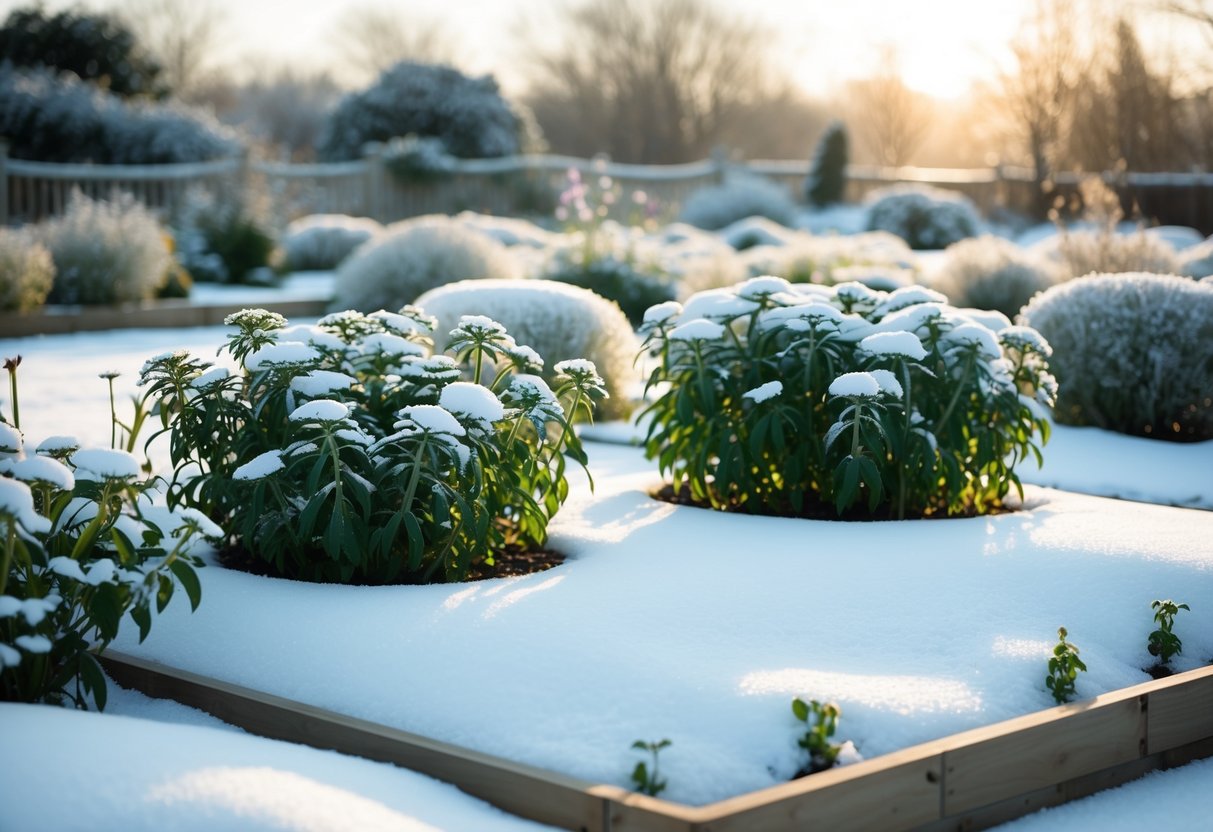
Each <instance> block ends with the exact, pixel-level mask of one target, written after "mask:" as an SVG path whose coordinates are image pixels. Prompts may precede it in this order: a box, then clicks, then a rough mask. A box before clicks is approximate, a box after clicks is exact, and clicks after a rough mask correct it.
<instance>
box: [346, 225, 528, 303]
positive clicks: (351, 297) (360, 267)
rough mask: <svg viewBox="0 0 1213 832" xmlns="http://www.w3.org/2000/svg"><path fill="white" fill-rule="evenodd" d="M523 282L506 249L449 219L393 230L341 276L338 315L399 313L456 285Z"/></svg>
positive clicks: (351, 262)
mask: <svg viewBox="0 0 1213 832" xmlns="http://www.w3.org/2000/svg"><path fill="white" fill-rule="evenodd" d="M518 276H520V271H519V267H518V263H517V261H516V260H515V259H514V258H513V257H512V256H511V255H510V252H509V250H508V249H506V248H505V246H503V245H501V244H500V243H497V242H494V241H493V240H491V239H489V238H488V237H486V236H485V235H483V234H478V233H476V232H475V231H471V230H469V229H467V228H464V227H463V226H462V225H460V224H458V223H455V222H452V221H450V220H447V219H442V218H438V219H432V218H425V221H423V222H413V221H410V222H407V223H402V224H401V225H400V226H398V227H396V226H393V227H389V228H388V229H387V230H386V231H385V233H384V234H383V236H381V237H379V238H378V239H376V240H373V241H371V242H370V243H367V244H366V245H364V246H362V247H361V248H359V249H358V250H357V251H356V252H355V253H354V254H353V255H352V256H351V257H350V258H349V259H347V260H346V261H345V262H344V263H342V264H341V268H340V269H339V270H338V272H337V286H336V295H337V297H336V299H335V300H334V301H333V307H334V308H335V309H357V310H360V311H370V310H375V309H398V308H399V307H401V306H404V305H405V304H409V303H412V302H414V301H415V300H416V299H417V297H418V296H419V295H421V294H422V293H423V292H426V291H428V290H430V289H433V288H435V287H437V286H442V285H443V284H445V283H451V282H453V281H456V280H466V279H479V278H486V277H499V278H513V277H518Z"/></svg>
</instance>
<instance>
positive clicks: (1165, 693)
mask: <svg viewBox="0 0 1213 832" xmlns="http://www.w3.org/2000/svg"><path fill="white" fill-rule="evenodd" d="M1196 672H1197V673H1199V672H1200V671H1196ZM1184 675H1185V676H1186V675H1187V674H1184ZM1172 678H1174V677H1172ZM1160 681H1164V682H1165V681H1167V680H1165V679H1164V680H1160ZM1146 719H1147V723H1148V725H1149V747H1148V749H1147V750H1148V751H1149V753H1151V754H1156V753H1158V752H1160V751H1167V750H1168V749H1171V748H1176V747H1178V746H1181V745H1184V744H1185V743H1188V742H1191V741H1192V739H1193V738H1194V737H1213V674H1206V675H1204V676H1201V677H1198V678H1195V679H1193V680H1191V681H1189V682H1188V683H1187V684H1184V685H1182V686H1178V687H1176V686H1160V687H1159V689H1158V690H1155V691H1154V692H1152V693H1151V694H1150V707H1149V710H1147V711H1146Z"/></svg>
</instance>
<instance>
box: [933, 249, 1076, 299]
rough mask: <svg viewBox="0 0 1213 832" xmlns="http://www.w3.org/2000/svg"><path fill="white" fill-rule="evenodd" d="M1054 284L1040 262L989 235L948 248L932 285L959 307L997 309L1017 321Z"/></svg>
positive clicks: (1048, 272) (1050, 274) (1049, 273)
mask: <svg viewBox="0 0 1213 832" xmlns="http://www.w3.org/2000/svg"><path fill="white" fill-rule="evenodd" d="M1054 282H1055V279H1054V276H1053V273H1052V272H1051V271H1050V270H1049V269H1048V268H1046V267H1045V266H1044V264H1042V263H1041V262H1040V260H1039V259H1037V258H1035V257H1032V256H1031V255H1029V254H1027V253H1026V252H1025V251H1024V250H1023V249H1022V248H1020V247H1019V246H1017V245H1015V244H1014V243H1012V242H1009V241H1007V240H1004V239H1002V238H1000V237H994V236H991V235H985V236H982V237H976V238H973V239H971V240H961V241H960V242H959V243H955V244H953V245H950V246H948V249H947V252H946V256H945V258H944V262H943V266H942V268H941V269H940V271H939V272H938V274H937V275H936V276H935V281H934V282H933V283H932V284H931V285H932V287H933V288H934V289H937V290H938V291H940V292H943V293H944V294H945V295H947V296H948V300H949V301H951V302H952V304H954V305H955V306H962V307H972V308H975V309H994V310H997V311H999V312H1001V313H1003V314H1004V315H1006V316H1007V317H1008V318H1014V317H1015V316H1016V315H1018V314H1019V310H1020V309H1022V308H1023V306H1024V304H1026V303H1027V302H1028V301H1030V300H1031V299H1032V297H1033V296H1034V295H1035V294H1036V293H1037V292H1043V291H1044V290H1045V289H1047V288H1049V287H1050V286H1052V285H1053V283H1054Z"/></svg>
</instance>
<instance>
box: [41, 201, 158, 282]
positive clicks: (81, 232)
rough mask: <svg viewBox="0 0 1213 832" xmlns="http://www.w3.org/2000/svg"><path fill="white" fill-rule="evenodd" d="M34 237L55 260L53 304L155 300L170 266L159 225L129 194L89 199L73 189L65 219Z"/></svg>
mask: <svg viewBox="0 0 1213 832" xmlns="http://www.w3.org/2000/svg"><path fill="white" fill-rule="evenodd" d="M34 233H35V234H36V235H37V239H38V241H39V242H41V243H42V244H43V245H44V246H46V248H47V250H48V251H49V252H50V253H51V259H52V260H54V262H55V282H54V285H53V286H52V287H51V292H50V296H49V297H48V298H47V299H48V300H49V301H50V302H51V303H69V304H75V303H80V304H104V303H124V302H127V301H137V300H146V299H148V298H151V297H154V296H155V294H156V290H157V288H158V287H159V286H160V284H161V283H162V282H163V281H164V276H165V271H166V270H167V268H168V265H169V259H170V255H169V250H168V246H167V245H166V244H165V239H164V232H163V230H162V229H161V227H160V224H159V223H158V222H157V221H156V218H155V217H154V216H152V214H151V212H149V211H148V210H147V208H145V207H144V206H143V204H142V203H139V202H137V201H135V199H134V198H133V197H131V196H130V195H129V194H120V195H118V196H116V197H115V198H114V199H112V200H92V199H89V198H88V197H86V196H84V195H83V194H81V193H79V192H78V191H77V192H75V193H73V194H72V198H71V202H70V203H69V204H68V207H67V211H66V212H64V214H63V216H61V217H56V218H55V219H51V220H48V221H47V222H46V223H44V224H42V225H41V226H40V227H37V228H36V230H35V232H34Z"/></svg>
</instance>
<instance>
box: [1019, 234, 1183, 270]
mask: <svg viewBox="0 0 1213 832" xmlns="http://www.w3.org/2000/svg"><path fill="white" fill-rule="evenodd" d="M1032 252H1033V253H1034V254H1037V255H1038V256H1041V257H1043V258H1045V259H1047V260H1048V261H1049V262H1052V263H1054V264H1055V265H1056V267H1057V269H1058V271H1059V273H1060V274H1059V277H1060V278H1061V279H1062V280H1069V279H1071V278H1074V277H1082V276H1083V275H1088V274H1092V273H1096V274H1127V273H1130V272H1144V273H1147V274H1177V273H1178V272H1179V258H1178V257H1177V256H1176V254H1175V249H1173V248H1172V247H1171V245H1170V243H1168V242H1167V241H1166V240H1164V239H1162V238H1160V237H1154V236H1151V235H1149V234H1145V233H1143V232H1141V231H1138V232H1137V233H1135V234H1118V233H1116V231H1115V229H1114V228H1101V229H1097V230H1078V231H1068V230H1065V229H1063V230H1062V231H1061V233H1059V234H1057V235H1056V236H1054V237H1048V238H1046V239H1045V240H1043V241H1041V242H1040V243H1038V244H1037V245H1035V246H1033V247H1032Z"/></svg>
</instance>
